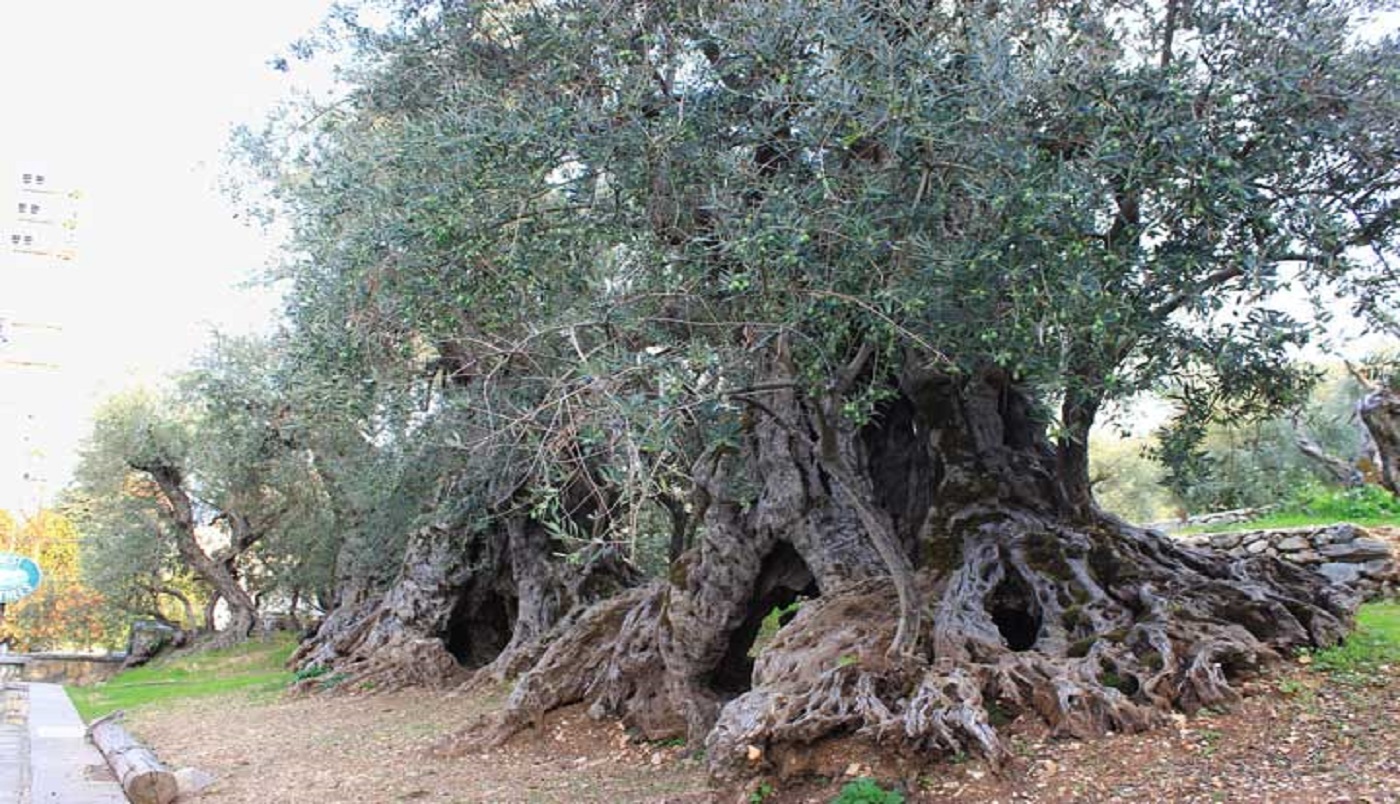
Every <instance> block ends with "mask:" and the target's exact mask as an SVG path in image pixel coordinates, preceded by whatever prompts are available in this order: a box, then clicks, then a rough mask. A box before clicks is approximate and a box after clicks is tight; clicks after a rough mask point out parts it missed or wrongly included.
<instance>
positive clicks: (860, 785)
mask: <svg viewBox="0 0 1400 804" xmlns="http://www.w3.org/2000/svg"><path fill="white" fill-rule="evenodd" d="M831 804H904V794H902V793H897V792H895V791H893V790H886V789H885V788H883V787H881V786H880V785H879V784H877V783H876V782H875V780H873V779H857V780H856V781H854V782H850V783H848V784H847V785H846V786H845V787H843V788H841V792H840V794H838V795H837V796H836V798H833V799H832V800H831Z"/></svg>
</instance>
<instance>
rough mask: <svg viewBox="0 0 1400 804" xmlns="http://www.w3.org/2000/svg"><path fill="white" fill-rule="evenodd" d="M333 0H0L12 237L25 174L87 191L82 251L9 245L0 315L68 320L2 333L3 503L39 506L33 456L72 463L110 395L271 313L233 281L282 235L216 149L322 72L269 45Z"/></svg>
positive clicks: (54, 480) (4, 181)
mask: <svg viewBox="0 0 1400 804" xmlns="http://www.w3.org/2000/svg"><path fill="white" fill-rule="evenodd" d="M329 5H330V1H329V0H242V2H238V3H231V2H227V1H226V0H223V1H220V2H215V0H122V1H121V2H113V0H34V1H33V2H21V1H20V0H0V104H3V106H0V108H3V112H0V121H3V122H0V200H3V201H5V205H4V206H3V207H0V228H4V229H6V232H5V233H4V234H5V237H4V238H3V241H0V247H2V248H8V247H9V238H8V229H9V228H10V227H11V226H12V222H13V221H14V219H15V204H14V203H13V201H14V195H13V193H12V189H13V187H14V186H15V184H16V179H15V176H16V174H17V173H19V172H20V171H27V170H30V169H37V170H41V171H44V172H46V173H47V174H48V175H49V176H50V177H51V180H52V182H53V183H54V184H61V185H62V186H64V187H74V188H77V189H80V190H81V191H82V198H81V200H80V201H79V202H78V219H79V222H80V223H79V228H78V230H77V234H78V239H77V245H78V253H79V257H78V259H77V260H75V261H73V262H71V263H57V262H45V261H39V260H36V259H34V258H23V257H15V256H14V255H11V254H9V253H7V252H0V316H8V317H10V318H11V320H12V321H16V322H27V323H31V324H50V323H52V324H58V325H61V326H62V328H63V329H62V332H61V333H55V332H53V331H51V330H42V329H34V328H24V327H12V328H11V334H12V335H13V338H12V341H11V343H10V344H8V345H7V346H6V345H0V361H5V360H9V361H10V362H9V363H4V362H0V508H9V509H12V510H13V509H16V508H22V509H25V510H26V511H28V510H32V507H33V501H34V494H35V492H36V491H38V490H39V487H38V486H36V484H34V483H32V482H27V481H26V480H25V479H24V476H25V474H26V473H37V474H39V475H46V476H47V478H46V482H45V483H44V484H43V485H44V486H45V487H47V490H48V491H49V492H52V491H54V490H56V489H57V487H58V486H60V485H61V484H62V483H63V482H64V481H65V480H66V475H67V472H68V471H69V470H70V468H71V465H72V457H73V452H74V449H75V447H76V445H77V442H78V440H79V439H80V438H81V436H82V435H83V434H84V433H85V432H86V430H87V427H88V421H89V419H88V417H89V414H90V412H91V410H92V408H93V406H94V405H95V404H96V402H97V401H98V400H99V399H101V398H103V397H105V396H107V395H109V394H111V393H112V392H114V391H117V390H120V389H121V388H123V387H126V386H129V385H131V384H134V383H137V382H142V381H150V380H151V379H153V378H156V377H159V376H161V375H162V374H165V373H167V372H170V371H172V370H175V369H178V368H179V367H180V366H181V365H183V364H184V363H186V362H187V361H188V359H189V357H190V356H191V354H193V353H194V352H195V351H197V350H198V348H199V347H200V345H201V344H202V343H204V342H205V341H206V340H207V337H208V333H209V331H210V329H211V327H212V326H218V327H220V328H222V329H226V330H235V331H241V330H247V329H250V328H259V327H264V326H266V325H267V322H268V321H269V319H270V315H271V312H272V310H273V309H274V308H275V301H273V300H272V299H270V298H269V297H267V295H266V294H263V295H261V296H260V295H259V294H256V293H251V292H248V291H244V290H239V289H238V288H237V286H238V285H240V284H241V283H242V282H243V281H244V280H245V279H246V278H247V277H249V276H250V275H251V274H252V273H254V272H256V271H257V270H258V269H260V268H261V267H262V266H263V265H264V264H265V263H266V261H267V260H268V258H269V257H270V254H271V250H272V248H273V247H274V246H275V243H272V242H270V240H269V238H268V237H267V236H266V235H264V234H262V233H260V232H258V231H255V230H252V229H249V228H247V227H245V226H244V225H243V224H242V223H241V222H240V221H239V220H235V219H234V218H233V212H234V210H232V209H231V208H230V207H229V206H228V204H227V203H226V202H225V200H224V199H223V198H222V197H221V195H220V194H219V193H218V191H217V189H216V184H217V181H218V177H219V171H220V170H221V166H222V159H223V157H222V154H221V152H222V149H223V148H224V146H225V143H226V142H227V137H228V132H229V130H230V128H231V126H233V125H234V124H236V123H240V122H247V121H256V120H257V119H259V118H260V117H261V116H263V115H264V114H265V113H266V112H267V111H268V110H269V108H270V107H271V106H272V105H273V104H274V103H275V102H276V101H277V100H278V99H279V98H282V97H285V96H286V95H287V94H288V93H289V92H290V91H291V90H292V88H293V87H294V86H296V85H298V84H303V85H304V84H306V83H308V82H310V83H317V82H318V78H317V77H316V76H308V75H306V74H305V72H304V71H302V72H298V71H296V70H294V71H293V72H292V73H291V75H290V76H288V75H287V74H283V73H278V72H275V71H273V70H271V69H270V68H269V67H268V66H267V62H268V60H269V59H270V58H271V57H272V56H274V55H276V54H277V53H279V52H281V51H283V50H284V49H285V47H286V45H287V44H288V43H289V42H291V41H293V40H295V39H297V38H298V37H300V36H302V35H304V34H306V33H307V32H308V31H310V30H311V29H312V28H313V27H315V25H316V24H317V23H318V22H319V21H320V20H321V18H322V16H323V15H324V13H325V11H326V10H327V8H328V7H329ZM319 83H321V84H322V85H323V86H324V85H325V83H326V82H325V81H324V78H320V79H319ZM24 358H39V359H41V360H44V361H48V362H54V363H57V364H59V365H60V368H59V369H57V370H53V369H42V368H23V367H17V366H15V365H13V361H15V360H16V359H24ZM0 549H3V546H0Z"/></svg>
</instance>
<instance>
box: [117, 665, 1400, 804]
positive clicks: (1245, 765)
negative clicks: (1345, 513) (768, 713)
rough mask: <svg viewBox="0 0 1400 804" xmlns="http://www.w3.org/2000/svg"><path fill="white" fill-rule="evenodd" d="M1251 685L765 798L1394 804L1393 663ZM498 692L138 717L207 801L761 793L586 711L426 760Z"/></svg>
mask: <svg viewBox="0 0 1400 804" xmlns="http://www.w3.org/2000/svg"><path fill="white" fill-rule="evenodd" d="M1244 691H1245V693H1246V697H1245V700H1244V701H1243V703H1242V704H1241V705H1240V706H1238V707H1236V709H1235V711H1233V712H1231V713H1206V714H1203V715H1200V716H1198V717H1194V718H1190V719H1186V718H1179V719H1178V720H1177V722H1176V724H1175V726H1174V727H1171V728H1167V729H1164V730H1159V731H1156V732H1151V733H1147V734H1135V735H1115V736H1110V737H1108V738H1105V739H1103V740H1098V741H1094V742H1089V743H1081V742H1077V741H1055V740H1048V739H1046V738H1045V737H1044V736H1043V735H1038V734H1037V733H1036V730H1035V729H1034V728H1033V727H1030V726H1026V727H1022V728H1020V729H1019V731H1017V736H1016V738H1015V745H1016V746H1017V754H1018V758H1017V760H1016V762H1015V763H1014V765H1013V767H1011V768H1009V769H1006V770H1005V771H1003V772H1002V773H1000V774H998V773H994V772H992V771H991V770H990V769H989V768H988V767H986V765H985V764H983V763H981V762H979V761H957V760H954V761H947V760H945V761H943V762H940V763H936V764H933V765H923V766H918V765H913V764H911V763H910V762H909V761H907V760H897V759H895V758H893V757H881V756H879V755H878V754H870V753H866V752H864V751H860V749H858V748H856V747H854V746H849V745H848V746H830V747H828V748H827V749H825V750H824V751H823V752H821V753H822V754H823V756H821V758H820V764H821V765H822V767H823V769H825V770H827V771H828V773H830V778H828V779H824V780H819V781H815V782H814V781H807V782H802V783H799V782H795V781H793V782H782V781H778V782H774V783H773V787H772V790H771V793H768V794H767V795H765V796H763V797H762V799H761V800H762V801H763V802H764V803H765V804H796V803H797V802H803V803H804V804H805V802H822V803H823V804H824V803H825V802H828V801H830V800H831V799H832V798H833V797H835V795H836V794H837V792H838V791H839V789H840V786H841V784H842V783H843V782H844V781H846V780H847V779H846V778H845V777H847V775H848V774H850V775H863V774H866V773H870V774H873V775H874V776H876V777H877V778H880V779H881V780H882V781H883V782H885V783H886V784H887V785H892V786H897V788H898V789H900V790H901V791H902V792H904V794H905V796H906V800H907V801H909V802H936V801H978V802H999V803H1004V802H1019V801H1035V802H1042V801H1043V802H1070V801H1085V802H1215V801H1229V802H1256V801H1257V802H1377V803H1379V802H1400V667H1396V668H1389V669H1387V670H1385V672H1383V673H1382V674H1379V675H1374V676H1371V677H1369V678H1367V679H1364V680H1353V681H1352V682H1350V683H1348V682H1344V681H1339V680H1335V679H1333V678H1331V677H1328V676H1325V675H1323V674H1321V673H1318V672H1314V671H1312V670H1310V669H1309V668H1308V667H1306V666H1302V665H1294V666H1290V667H1289V668H1287V669H1286V670H1285V671H1284V672H1283V673H1282V674H1280V675H1277V676H1275V677H1273V678H1270V679H1267V680H1260V681H1255V682H1251V683H1249V684H1247V685H1245V688H1244ZM500 697H501V694H500V693H499V692H494V693H487V694H477V695H471V696H467V695H444V694H443V693H431V692H426V691H408V692H399V693H392V694H382V695H368V696H358V697H343V696H336V697H313V698H297V699H288V700H279V701H270V702H262V703H248V702H233V701H231V700H218V699H216V700H213V701H210V700H205V701H200V702H194V703H188V704H185V705H183V706H172V708H170V709H168V710H166V711H163V712H159V713H155V712H148V713H145V714H141V713H134V714H133V716H132V721H131V725H132V726H133V728H134V730H135V731H136V732H137V733H138V734H140V735H141V736H142V737H144V738H145V739H146V740H147V741H149V742H150V743H151V744H152V745H153V746H154V747H155V748H156V750H157V751H158V752H159V753H160V755H161V756H162V758H163V759H165V761H166V762H168V763H169V764H171V765H172V766H173V767H181V766H194V767H198V768H201V769H203V770H206V771H209V772H211V773H213V774H214V775H215V776H216V777H217V779H218V781H217V782H216V784H215V785H214V786H213V787H211V788H210V789H208V790H206V791H205V792H204V794H203V796H202V799H201V800H204V801H208V802H229V803H230V804H231V803H232V802H249V803H250V804H251V803H252V802H257V804H269V803H275V804H294V803H295V802H317V804H336V803H338V802H376V803H377V802H397V801H425V802H426V801H451V802H540V803H541V804H545V803H552V802H568V803H569V804H584V803H585V802H618V803H621V802H656V803H660V802H674V803H675V804H681V803H682V802H685V803H687V804H689V803H690V802H708V801H715V802H721V803H722V804H729V802H742V803H743V804H747V803H748V802H750V801H754V800H758V799H752V798H751V797H750V794H751V793H752V788H749V789H745V790H741V791H727V792H725V793H723V794H719V793H712V792H711V791H710V790H709V788H708V787H707V784H706V779H705V774H704V771H703V767H702V765H701V764H700V763H699V762H697V761H696V760H693V759H687V758H685V756H684V748H682V747H679V746H659V745H651V744H645V743H633V742H631V741H629V740H628V737H627V735H626V734H625V733H624V732H623V730H622V729H621V727H620V726H619V725H618V724H616V723H608V722H604V723H595V722H593V721H590V720H589V719H588V718H587V717H586V716H585V715H584V714H583V712H582V711H580V710H566V711H564V712H562V713H558V714H555V715H552V716H551V717H550V718H549V719H548V720H547V721H546V724H545V726H544V727H543V729H542V730H540V731H538V732H534V733H531V734H527V735H525V736H523V737H522V738H517V740H516V741H514V742H513V743H512V744H510V745H508V746H506V747H505V748H502V749H499V750H497V751H493V752H491V753H489V754H482V755H473V756H466V757H456V758H450V759H449V758H441V757H435V756H432V755H431V754H430V749H431V747H432V746H433V744H434V743H436V742H437V741H438V740H439V739H440V738H441V737H442V736H443V735H445V734H448V733H450V732H452V731H454V730H456V729H458V728H461V727H462V725H463V724H466V723H469V722H471V720H472V719H473V718H474V717H475V716H477V715H479V714H481V713H483V712H486V711H488V710H489V709H490V708H491V707H493V706H496V705H498V704H499V702H500ZM1011 728H1012V729H1013V730H1017V728H1018V724H1012V726H1011Z"/></svg>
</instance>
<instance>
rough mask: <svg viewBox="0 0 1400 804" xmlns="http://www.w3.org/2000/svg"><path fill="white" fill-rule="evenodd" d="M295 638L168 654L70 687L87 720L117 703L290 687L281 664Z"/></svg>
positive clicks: (133, 705) (130, 705) (257, 693)
mask: <svg viewBox="0 0 1400 804" xmlns="http://www.w3.org/2000/svg"><path fill="white" fill-rule="evenodd" d="M295 648H296V638H295V637H294V636H293V635H291V634H279V635H277V636H274V637H271V638H269V639H254V640H251V641H249V642H245V643H244V644H242V645H235V646H234V647H231V648H222V649H220V650H210V651H202V652H197V653H195V652H184V653H179V654H175V655H171V656H164V657H161V658H159V659H156V660H155V661H153V662H151V663H150V664H148V665H146V666H145V667H138V668H136V669H135V670H128V671H126V672H125V673H121V674H119V675H117V676H115V677H114V678H112V679H110V680H108V681H105V682H103V683H101V684H93V685H91V686H87V687H68V688H67V690H68V695H69V697H70V698H72V699H73V704H74V705H75V706H77V708H78V714H79V715H81V716H82V718H83V720H84V721H89V722H90V721H92V720H93V719H95V718H98V717H101V716H103V715H106V714H109V713H111V712H114V711H116V710H118V709H125V710H128V711H129V710H132V709H138V708H143V707H145V708H152V707H159V706H161V705H162V704H165V703H168V702H171V701H183V700H189V699H192V698H210V697H214V696H219V695H230V694H238V695H241V696H245V697H247V698H249V699H257V698H261V697H267V696H271V695H274V694H276V693H277V692H280V691H281V690H283V689H286V687H287V684H288V683H290V682H291V681H292V679H293V675H292V673H290V672H289V671H287V670H286V669H285V667H284V666H283V665H285V664H286V661H287V658H288V657H289V656H291V654H292V651H293V650H294V649H295Z"/></svg>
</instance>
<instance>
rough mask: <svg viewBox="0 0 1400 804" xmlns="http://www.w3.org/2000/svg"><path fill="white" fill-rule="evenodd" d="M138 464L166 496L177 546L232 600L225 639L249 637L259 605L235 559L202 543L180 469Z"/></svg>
mask: <svg viewBox="0 0 1400 804" xmlns="http://www.w3.org/2000/svg"><path fill="white" fill-rule="evenodd" d="M135 468H136V469H138V470H141V471H144V472H147V473H148V474H150V476H151V477H152V478H153V479H154V480H155V481H156V485H157V486H158V487H159V488H160V491H161V495H162V496H163V497H164V498H165V502H166V510H165V515H166V517H167V519H168V520H169V521H170V523H171V525H172V526H173V530H174V533H175V548H176V550H177V551H178V552H179V554H180V559H181V560H182V561H183V562H184V564H185V566H187V567H189V568H190V570H191V571H192V572H194V573H195V574H196V575H198V576H199V577H200V578H201V579H202V580H203V581H204V582H205V583H207V584H209V586H210V587H212V588H213V590H214V591H215V592H217V593H218V595H219V597H222V598H223V599H224V602H225V603H227V604H228V607H229V615H230V621H229V627H228V628H227V629H225V632H224V639H225V640H226V641H230V642H232V641H238V640H242V639H246V638H247V637H248V635H249V634H251V633H252V631H253V626H254V625H255V624H256V623H257V606H256V605H255V604H254V603H253V599H252V597H250V596H249V595H248V591H247V590H246V589H244V588H243V586H242V585H241V584H239V583H238V579H237V578H236V577H235V576H234V575H233V573H232V572H231V570H230V566H231V559H230V560H228V561H220V560H215V559H214V558H211V557H210V556H209V554H208V553H206V552H204V548H203V547H201V546H200V545H199V538H198V536H197V534H196V533H195V519H194V506H193V505H192V503H191V502H190V498H189V495H188V494H187V493H186V492H185V488H184V485H183V478H182V477H181V475H180V472H179V470H177V469H175V468H174V467H171V466H165V465H153V466H136V467H135Z"/></svg>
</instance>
